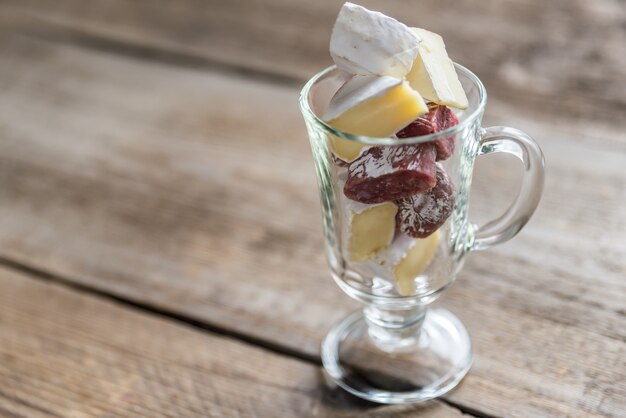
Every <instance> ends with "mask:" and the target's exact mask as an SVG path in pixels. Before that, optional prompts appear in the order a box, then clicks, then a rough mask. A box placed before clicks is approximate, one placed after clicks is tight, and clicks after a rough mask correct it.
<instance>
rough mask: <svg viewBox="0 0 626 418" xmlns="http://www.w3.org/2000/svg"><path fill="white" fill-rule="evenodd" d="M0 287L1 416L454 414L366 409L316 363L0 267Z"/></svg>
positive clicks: (434, 407) (452, 412) (432, 409)
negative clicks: (330, 380)
mask: <svg viewBox="0 0 626 418" xmlns="http://www.w3.org/2000/svg"><path fill="white" fill-rule="evenodd" d="M0 288H1V289H2V292H0V340H1V341H2V344H0V360H1V361H0V415H1V416H4V417H29V418H38V417H70V416H72V417H122V416H123V417H174V418H182V417H220V418H221V417H234V416H237V417H261V416H262V417H277V416H281V417H356V416H359V417H361V416H364V417H380V416H391V415H393V416H396V414H397V416H407V415H409V414H411V415H412V414H420V416H425V417H430V418H439V417H446V418H447V417H450V418H459V417H461V416H463V415H462V414H461V413H460V412H459V411H458V410H457V409H454V408H452V407H449V406H446V405H444V404H443V403H441V402H437V401H436V402H433V403H430V404H428V405H426V406H425V407H422V408H415V407H391V408H386V407H380V406H375V405H374V404H368V403H364V402H362V401H359V400H357V399H355V398H352V397H349V396H348V395H346V394H345V393H344V392H342V391H340V390H338V389H331V388H329V387H328V386H327V385H326V384H325V382H324V377H323V375H322V373H321V371H320V369H319V367H317V366H314V365H311V364H306V363H303V362H301V361H297V360H293V359H289V358H286V357H283V356H280V355H277V354H273V353H270V352H267V351H265V350H263V349H260V348H257V347H252V346H249V345H247V344H243V343H241V342H237V341H234V340H231V339H229V338H226V337H220V336H216V335H212V334H210V333H206V332H201V331H199V330H196V329H192V328H190V327H188V326H185V325H180V324H177V323H176V322H173V321H171V320H168V319H163V318H156V317H153V316H150V315H146V314H145V313H142V312H138V311H136V310H134V309H129V308H127V307H122V306H119V305H117V304H115V303H112V302H110V301H105V300H102V299H99V298H95V297H92V296H87V295H85V294H81V293H79V292H76V291H74V290H69V289H67V288H65V287H62V286H59V285H54V284H51V283H46V282H43V281H40V280H35V279H33V278H30V277H28V276H26V275H24V274H18V273H15V272H11V271H9V270H7V269H5V268H0ZM270 370H271V373H270V372H268V371H270Z"/></svg>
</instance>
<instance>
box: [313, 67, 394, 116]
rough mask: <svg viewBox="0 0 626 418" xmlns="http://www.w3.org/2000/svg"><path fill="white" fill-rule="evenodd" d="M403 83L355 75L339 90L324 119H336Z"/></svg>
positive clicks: (384, 78)
mask: <svg viewBox="0 0 626 418" xmlns="http://www.w3.org/2000/svg"><path fill="white" fill-rule="evenodd" d="M401 83H402V80H400V79H398V78H394V77H387V76H384V77H378V76H376V75H355V76H354V77H352V78H351V79H350V80H348V81H347V82H346V83H345V84H344V85H343V86H341V88H340V89H339V90H337V93H335V95H334V96H333V98H332V99H331V100H330V103H329V104H328V109H327V110H326V113H325V114H324V116H323V119H324V120H325V121H329V120H331V119H335V118H336V117H338V116H340V115H341V114H343V113H345V112H346V111H348V110H350V109H352V108H353V107H355V106H356V105H358V104H360V103H363V102H365V101H367V100H370V99H372V98H374V97H376V96H380V95H382V94H384V93H385V92H386V91H388V90H389V89H391V88H393V87H395V86H397V85H399V84H401Z"/></svg>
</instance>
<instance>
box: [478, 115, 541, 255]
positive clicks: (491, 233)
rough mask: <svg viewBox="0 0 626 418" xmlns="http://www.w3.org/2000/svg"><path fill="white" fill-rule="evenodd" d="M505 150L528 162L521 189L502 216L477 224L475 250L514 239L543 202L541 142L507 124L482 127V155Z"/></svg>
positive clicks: (523, 162)
mask: <svg viewBox="0 0 626 418" xmlns="http://www.w3.org/2000/svg"><path fill="white" fill-rule="evenodd" d="M495 152H505V153H507V154H512V155H515V156H516V157H517V158H519V159H520V160H521V161H522V164H523V165H524V176H523V178H522V187H521V188H520V192H519V194H518V195H517V197H516V198H515V200H514V201H513V203H512V204H511V206H510V207H509V208H508V209H507V210H506V211H505V212H504V214H502V215H501V216H500V217H499V218H496V219H494V220H493V221H491V222H488V223H486V224H485V225H482V226H480V227H476V229H475V231H474V243H473V245H472V248H471V249H472V250H484V249H487V248H490V247H493V246H494V245H497V244H501V243H503V242H506V241H508V240H510V239H511V238H513V237H514V236H515V235H517V233H518V232H519V231H520V230H521V229H522V228H523V227H524V225H525V224H526V222H528V220H529V219H530V217H531V216H532V214H533V212H534V211H535V209H536V208H537V205H538V204H539V199H540V198H541V192H542V190H543V183H544V158H543V152H541V148H539V145H537V143H536V142H535V141H534V140H533V139H532V138H531V137H530V136H528V135H527V134H525V133H524V132H522V131H520V130H518V129H514V128H508V127H503V126H492V127H489V128H486V129H483V130H482V135H481V139H480V149H479V151H478V155H486V154H492V153H495Z"/></svg>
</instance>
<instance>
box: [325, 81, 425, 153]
mask: <svg viewBox="0 0 626 418" xmlns="http://www.w3.org/2000/svg"><path fill="white" fill-rule="evenodd" d="M426 112H428V106H426V103H425V102H424V99H423V98H422V96H421V95H420V94H419V93H418V92H417V91H415V90H413V89H412V88H411V87H410V86H409V84H408V83H407V82H406V81H404V82H401V83H399V84H398V85H396V86H394V87H392V88H390V89H388V90H386V91H384V92H383V93H381V94H379V95H376V96H374V97H371V98H369V99H368V100H365V101H363V102H361V103H359V104H357V105H355V106H354V107H352V108H350V109H348V110H347V111H345V112H344V113H342V114H341V115H339V116H338V117H336V118H334V119H331V120H329V121H328V124H329V125H330V126H332V127H333V128H335V129H339V130H341V131H344V132H347V133H350V134H353V135H363V136H369V137H375V138H383V137H388V136H390V135H393V134H394V133H396V132H397V131H399V130H400V129H402V128H404V127H405V126H407V125H408V124H409V123H411V122H413V121H414V120H415V119H416V118H417V117H418V116H419V115H422V114H424V113H426ZM330 145H331V148H332V150H333V152H334V153H335V155H337V156H338V157H339V158H341V159H342V160H344V161H348V162H350V161H353V160H354V159H355V158H356V157H358V156H359V153H360V152H361V149H362V148H363V147H364V145H363V144H361V143H358V142H356V141H350V140H347V139H343V138H339V137H336V136H331V137H330Z"/></svg>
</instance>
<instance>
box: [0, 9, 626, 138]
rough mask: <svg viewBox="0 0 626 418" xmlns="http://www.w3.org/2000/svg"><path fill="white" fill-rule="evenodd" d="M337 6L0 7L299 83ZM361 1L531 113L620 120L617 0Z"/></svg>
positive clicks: (624, 74) (623, 40)
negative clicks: (421, 35) (441, 44)
mask: <svg viewBox="0 0 626 418" xmlns="http://www.w3.org/2000/svg"><path fill="white" fill-rule="evenodd" d="M342 3H343V0H320V1H315V2H311V1H306V0H295V1H294V0H265V1H263V2H254V1H246V0H210V1H199V0H182V1H177V2H166V1H149V2H148V1H130V0H113V1H107V2H95V3H94V2H92V3H89V4H85V3H84V2H81V1H80V0H64V1H56V2H54V3H50V2H45V1H41V0H13V1H6V0H5V2H4V6H5V10H6V13H8V12H9V11H12V12H13V13H22V14H25V15H28V16H31V17H33V18H35V19H36V20H37V21H38V22H44V23H47V24H49V25H54V26H55V27H56V28H57V29H59V30H60V31H61V32H62V33H65V35H66V36H68V37H70V38H72V37H74V38H75V39H76V40H81V39H83V38H84V37H85V36H87V37H95V38H101V39H107V40H112V41H116V42H121V43H123V44H132V45H138V46H142V47H145V48H147V49H150V50H152V49H155V50H158V51H171V52H173V53H175V54H187V55H190V56H195V57H203V58H207V59H208V60H210V62H213V63H215V64H227V65H231V66H233V67H235V68H252V69H255V70H259V71H262V72H269V73H275V74H281V75H286V76H289V77H291V78H295V79H299V80H305V79H307V78H309V77H310V76H311V75H312V74H314V73H315V72H317V71H319V70H320V69H321V68H323V67H325V66H327V65H328V64H329V63H330V59H329V55H328V40H329V36H330V29H331V28H332V24H333V21H334V19H335V17H336V15H337V11H338V10H339V8H340V6H341V4H342ZM360 3H362V4H363V5H365V6H367V7H370V8H372V9H374V10H380V11H383V12H385V13H387V14H389V15H391V16H395V17H397V18H399V19H400V20H402V21H403V22H406V23H407V24H410V25H414V26H420V27H426V28H428V29H430V30H433V31H435V32H437V33H440V34H442V35H443V36H444V38H445V40H446V44H447V46H448V49H449V51H450V54H451V56H452V57H453V58H454V59H455V60H456V61H458V62H460V63H462V64H463V65H466V66H467V67H468V68H470V69H472V70H473V71H475V72H476V73H477V74H478V75H479V76H480V78H481V79H483V80H484V81H485V83H486V85H487V87H488V90H489V92H490V94H492V95H495V96H496V97H498V98H500V99H506V100H509V101H514V102H515V103H516V105H517V107H518V108H519V109H523V110H525V111H527V112H533V113H534V114H535V115H536V117H542V116H543V117H544V119H547V118H546V116H547V117H549V118H552V119H553V118H554V116H557V113H558V116H559V117H560V118H563V117H566V116H567V117H570V118H573V119H580V118H583V119H587V120H593V121H598V120H600V121H603V122H607V121H609V122H611V123H614V124H616V123H619V124H620V125H621V126H622V127H626V121H624V118H623V113H624V111H625V110H626V95H625V94H624V92H625V91H626V81H625V80H626V55H625V54H624V53H623V49H624V47H623V46H624V45H625V44H626V31H625V30H624V24H625V22H626V5H625V3H624V2H622V1H616V0H596V1H593V2H589V1H582V0H555V1H550V2H545V1H542V0H499V1H479V0H462V1H459V0H444V1H442V0H422V1H420V2H419V3H415V2H414V1H411V0H399V1H394V2H385V1H381V0H363V1H361V2H360ZM555 108H557V109H558V111H555ZM546 112H547V115H546Z"/></svg>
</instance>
